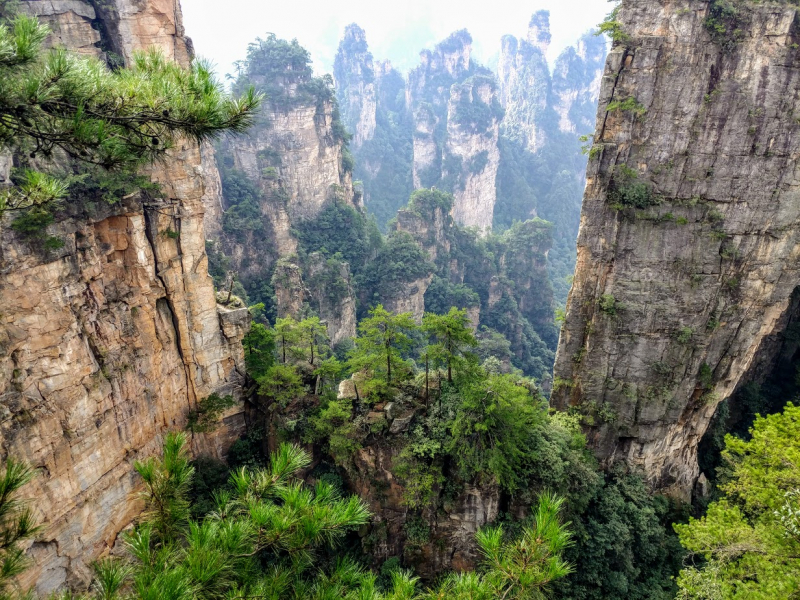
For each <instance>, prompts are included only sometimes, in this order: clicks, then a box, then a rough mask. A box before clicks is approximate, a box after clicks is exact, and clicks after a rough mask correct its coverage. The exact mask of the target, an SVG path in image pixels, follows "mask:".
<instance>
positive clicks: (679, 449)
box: [552, 0, 800, 497]
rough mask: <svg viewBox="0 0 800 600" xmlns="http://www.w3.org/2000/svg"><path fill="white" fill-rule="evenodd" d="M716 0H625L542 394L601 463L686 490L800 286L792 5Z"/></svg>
mask: <svg viewBox="0 0 800 600" xmlns="http://www.w3.org/2000/svg"><path fill="white" fill-rule="evenodd" d="M711 6H712V3H709V2H705V1H703V0H666V1H665V2H662V3H653V2H651V1H649V0H623V2H622V5H621V11H620V14H619V17H618V22H619V24H620V28H619V31H618V32H617V33H618V35H617V36H616V37H617V39H618V41H617V42H616V43H615V44H614V46H613V49H612V50H611V52H610V54H609V56H608V60H607V62H606V70H605V74H604V76H603V81H602V87H601V91H600V105H599V108H598V112H597V126H596V131H595V135H594V145H593V147H592V149H591V152H590V153H589V156H590V158H589V166H588V170H587V186H586V192H585V195H584V200H583V209H582V215H581V227H580V233H579V236H578V259H577V269H576V271H575V278H574V284H573V286H572V290H571V292H570V295H569V301H568V304H567V314H566V320H565V322H564V325H563V328H562V330H561V339H560V343H559V348H558V355H557V358H556V365H555V380H556V386H555V390H554V393H553V397H552V401H553V403H554V404H555V405H556V406H558V407H559V408H562V409H566V408H569V407H573V408H574V410H576V411H578V412H580V413H582V414H583V415H584V424H585V426H586V431H587V434H588V439H589V443H590V444H591V445H592V447H593V448H594V450H595V453H596V454H597V456H598V457H599V458H600V460H601V461H602V463H603V464H604V465H606V466H609V465H611V464H613V463H615V462H618V461H621V462H626V463H628V464H629V465H631V466H633V467H636V468H639V469H641V470H643V471H644V473H645V474H646V476H647V478H648V480H649V481H650V482H651V484H652V485H654V486H655V487H657V488H659V489H661V490H664V491H667V492H670V493H673V494H676V495H679V496H683V497H688V495H689V494H690V491H691V489H692V487H693V484H694V482H695V480H696V479H697V477H698V475H699V469H698V465H697V445H698V442H699V441H700V439H701V437H702V436H703V434H704V433H705V431H706V429H707V427H708V424H709V421H710V419H711V417H712V415H713V414H714V411H715V410H716V407H717V405H718V404H719V402H720V401H721V400H722V399H724V398H726V397H728V396H730V395H731V393H732V392H733V391H734V390H735V389H736V388H737V386H738V385H739V384H740V383H742V377H743V374H744V373H745V372H746V370H747V369H748V367H749V366H750V365H751V364H752V363H753V362H754V361H756V362H758V359H759V357H760V356H762V355H763V354H764V353H765V352H766V353H769V352H770V349H771V347H774V341H775V339H777V338H779V337H780V336H779V335H778V334H779V333H780V332H781V331H782V328H783V327H784V325H785V322H786V319H787V317H788V308H789V306H790V299H791V297H792V294H793V291H794V290H796V289H797V287H798V285H800V276H798V270H797V266H798V254H797V248H798V242H799V241H800V239H799V238H798V236H799V235H800V234H798V232H800V205H799V204H798V202H797V198H798V194H800V187H798V182H797V178H796V175H795V174H796V173H797V170H798V167H799V166H800V165H799V164H798V157H799V156H800V125H799V124H798V122H797V119H796V118H795V116H793V115H796V114H797V111H798V106H797V90H798V89H800V68H798V63H797V51H796V44H794V41H795V40H796V39H797V35H798V26H797V23H798V20H797V16H798V9H797V7H795V6H791V5H788V4H754V3H743V4H740V5H738V12H737V13H736V15H735V16H734V17H732V20H728V21H725V22H722V23H716V24H715V23H710V22H709V10H710V7H711ZM720 28H721V29H722V30H725V29H726V28H727V29H728V31H721V29H720ZM735 30H736V31H738V33H737V34H736V35H734V33H733V32H734V31H735ZM587 53H588V48H587Z"/></svg>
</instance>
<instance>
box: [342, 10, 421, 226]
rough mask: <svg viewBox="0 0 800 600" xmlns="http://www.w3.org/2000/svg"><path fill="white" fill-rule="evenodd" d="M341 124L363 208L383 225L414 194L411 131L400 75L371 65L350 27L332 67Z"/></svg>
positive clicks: (360, 35)
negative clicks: (347, 135) (346, 134)
mask: <svg viewBox="0 0 800 600" xmlns="http://www.w3.org/2000/svg"><path fill="white" fill-rule="evenodd" d="M333 76H334V79H335V81H336V95H337V98H338V99H339V106H341V109H342V121H343V122H344V124H345V126H346V127H347V130H348V131H349V132H351V133H352V134H353V139H352V141H351V146H352V151H353V156H354V158H355V163H356V164H355V170H354V177H355V178H356V179H357V180H360V181H361V182H362V184H363V193H364V205H365V206H366V207H367V209H369V211H370V212H371V213H372V214H374V215H375V217H376V219H377V221H378V223H379V224H381V225H383V224H385V223H386V222H387V221H388V220H389V219H391V218H392V217H394V214H395V212H396V211H397V210H398V209H399V208H401V207H402V206H404V205H405V203H406V202H407V201H408V196H409V194H410V193H411V190H412V189H413V188H412V154H413V150H412V136H411V133H412V126H411V115H410V114H409V112H408V110H407V107H406V96H405V87H406V82H405V79H404V78H403V75H402V74H401V73H400V72H398V71H397V70H395V69H394V68H392V65H391V64H390V63H389V61H373V59H372V54H371V53H370V52H369V49H368V46H367V39H366V34H365V33H364V31H363V30H362V29H361V28H360V27H358V25H348V26H347V28H346V29H345V33H344V37H343V38H342V41H341V42H340V43H339V49H338V51H337V53H336V59H335V61H334V69H333Z"/></svg>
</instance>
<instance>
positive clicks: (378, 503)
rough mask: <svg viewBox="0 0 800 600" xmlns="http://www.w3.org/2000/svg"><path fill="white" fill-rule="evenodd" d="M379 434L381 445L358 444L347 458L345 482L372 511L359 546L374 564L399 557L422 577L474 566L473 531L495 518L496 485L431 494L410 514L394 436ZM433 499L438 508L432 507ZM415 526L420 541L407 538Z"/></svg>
mask: <svg viewBox="0 0 800 600" xmlns="http://www.w3.org/2000/svg"><path fill="white" fill-rule="evenodd" d="M384 412H385V411H384ZM378 414H380V413H378ZM413 418H414V413H413V412H410V413H409V414H408V416H404V415H400V416H397V417H394V418H393V419H390V421H391V424H392V425H390V426H389V427H390V431H391V426H393V425H395V424H396V423H398V422H402V423H403V427H408V425H409V423H410V422H412V421H413ZM385 437H386V438H387V439H386V442H385V443H378V444H373V445H370V446H367V447H365V448H362V449H360V450H358V452H356V454H355V457H354V459H353V463H354V467H353V469H352V473H351V486H352V487H353V488H354V491H355V492H356V493H358V495H359V496H361V497H362V498H365V499H366V500H367V502H368V503H369V507H370V511H371V512H372V513H373V515H374V517H373V521H372V523H371V524H370V527H369V531H368V533H367V534H366V536H365V537H364V538H363V540H362V544H363V546H364V548H365V550H366V551H367V552H368V553H369V554H370V556H371V557H372V560H373V561H374V562H375V564H376V565H380V564H381V563H382V562H383V561H385V560H387V559H389V558H392V557H402V558H403V561H404V564H406V565H409V566H412V567H413V568H414V572H415V574H417V575H418V576H420V577H422V578H423V579H425V580H432V579H434V578H435V577H436V576H437V575H438V574H440V573H442V572H443V571H448V570H456V571H468V570H472V569H474V568H475V565H476V564H477V563H478V562H479V560H480V553H479V551H478V548H477V544H476V543H475V534H476V533H477V532H478V530H479V529H480V528H481V527H483V526H484V525H486V524H487V523H491V522H492V521H494V520H495V519H497V517H498V515H499V511H500V489H499V488H498V487H497V486H496V485H491V484H489V485H480V486H471V485H467V486H465V487H464V489H462V490H459V492H458V494H456V495H455V497H454V498H450V499H447V500H443V499H442V498H435V499H434V500H433V502H432V507H431V508H430V509H428V510H423V511H422V514H415V512H414V511H409V509H408V507H407V506H406V505H405V502H404V498H403V495H404V492H405V489H404V488H403V486H402V484H401V482H400V481H398V479H397V478H396V477H395V475H394V474H393V473H392V469H393V468H394V463H395V462H396V460H397V452H398V450H397V448H396V447H394V446H393V445H392V444H391V441H392V438H393V437H394V436H393V435H391V434H390V435H388V436H385ZM439 503H441V504H442V506H441V507H440V508H439V510H436V509H435V508H434V507H435V506H436V505H437V504H439ZM415 527H416V528H417V529H420V530H422V531H423V532H424V533H423V536H421V537H423V539H422V540H418V539H409V537H410V536H409V535H408V531H409V529H411V528H415ZM417 535H419V534H417Z"/></svg>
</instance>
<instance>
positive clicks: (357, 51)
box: [333, 23, 377, 149]
mask: <svg viewBox="0 0 800 600" xmlns="http://www.w3.org/2000/svg"><path fill="white" fill-rule="evenodd" d="M333 77H334V80H335V81H336V90H337V94H338V96H339V99H340V100H339V101H340V105H341V110H342V118H343V120H344V122H345V123H347V125H348V128H349V129H350V130H351V131H352V132H353V139H352V144H353V149H357V148H360V147H361V146H362V145H363V144H364V142H365V141H368V140H371V139H372V137H373V136H374V135H375V116H376V111H377V104H376V99H375V68H374V66H373V64H372V54H370V52H369V50H368V48H367V36H366V34H365V33H364V30H363V29H361V27H359V26H358V25H356V24H355V23H353V24H351V25H348V26H347V27H346V28H345V30H344V37H343V38H342V41H341V42H340V43H339V50H338V52H337V53H336V58H335V60H334V63H333Z"/></svg>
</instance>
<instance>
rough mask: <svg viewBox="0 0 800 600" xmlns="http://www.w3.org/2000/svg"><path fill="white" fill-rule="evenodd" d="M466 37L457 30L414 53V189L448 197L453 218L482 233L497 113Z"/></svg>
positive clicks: (489, 208)
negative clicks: (440, 192) (447, 193)
mask: <svg viewBox="0 0 800 600" xmlns="http://www.w3.org/2000/svg"><path fill="white" fill-rule="evenodd" d="M471 50H472V38H471V37H470V35H469V33H467V32H466V31H459V32H456V33H454V34H453V35H451V36H450V37H449V38H447V39H446V40H444V41H443V42H441V43H439V44H437V45H436V47H435V48H434V49H433V50H432V51H430V50H424V51H423V52H422V53H421V54H420V60H421V63H420V65H419V66H418V67H417V68H416V69H414V70H413V71H411V72H410V73H409V75H408V84H407V88H406V89H407V91H406V101H407V104H408V106H409V110H410V111H411V114H412V119H413V127H414V146H413V150H414V160H413V181H414V187H415V188H420V187H432V186H435V187H437V188H440V189H445V190H447V191H450V192H452V193H453V196H454V198H455V202H454V204H453V217H454V218H455V220H456V222H458V223H459V224H461V225H464V226H468V227H473V226H474V227H478V228H479V229H481V230H482V231H488V230H490V229H491V225H492V215H493V212H494V204H495V197H496V196H495V194H496V192H495V178H496V175H497V165H498V161H499V151H498V149H497V137H498V128H499V121H500V119H501V118H502V109H501V108H500V104H499V101H498V99H497V94H496V83H495V81H494V77H493V75H492V73H491V72H490V71H488V70H487V69H485V68H483V67H481V66H479V65H477V64H475V63H474V62H473V61H471V59H470V54H471Z"/></svg>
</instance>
